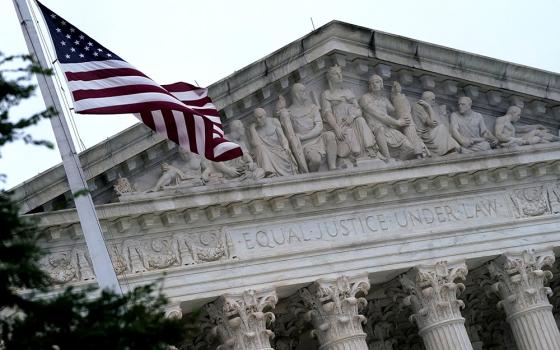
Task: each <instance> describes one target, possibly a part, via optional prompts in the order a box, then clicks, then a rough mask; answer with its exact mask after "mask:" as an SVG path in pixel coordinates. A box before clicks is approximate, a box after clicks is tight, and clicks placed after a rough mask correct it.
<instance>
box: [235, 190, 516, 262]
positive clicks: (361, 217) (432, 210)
mask: <svg viewBox="0 0 560 350" xmlns="http://www.w3.org/2000/svg"><path fill="white" fill-rule="evenodd" d="M512 217H513V215H512V212H511V210H510V207H509V205H508V203H507V200H506V197H505V196H504V195H502V194H496V195H485V196H479V197H468V198H464V199H459V200H447V201H437V202H431V203H430V204H423V205H409V206H400V207H397V208H391V209H380V210H364V211H356V212H352V213H348V214H338V215H330V216H328V217H316V218H313V219H306V220H299V221H292V222H283V223H278V224H271V225H266V226H255V225H252V226H248V227H240V228H232V229H230V230H228V231H227V234H228V236H229V239H230V241H231V242H232V245H233V249H234V251H235V254H236V255H237V256H238V257H240V258H241V257H242V256H253V255H268V254H273V253H275V252H279V251H282V250H287V251H290V252H293V251H297V250H304V249H309V248H311V247H313V248H319V247H321V246H325V247H331V246H332V245H333V243H335V244H341V245H344V244H349V243H352V242H356V241H362V240H368V241H377V240H380V241H382V240H389V239H395V238H398V237H399V235H400V234H407V233H409V232H411V230H412V229H413V232H414V234H415V235H417V234H425V233H426V232H430V231H433V230H434V229H437V230H443V229H450V228H458V227H465V226H469V225H472V224H473V223H476V224H477V225H480V224H481V223H495V222H503V221H506V220H510V219H511V218H512Z"/></svg>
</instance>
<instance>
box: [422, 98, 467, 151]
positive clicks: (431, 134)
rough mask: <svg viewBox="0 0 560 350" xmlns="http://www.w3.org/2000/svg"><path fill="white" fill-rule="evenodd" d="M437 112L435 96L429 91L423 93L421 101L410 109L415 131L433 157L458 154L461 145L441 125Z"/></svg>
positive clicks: (442, 124) (441, 121) (440, 118)
mask: <svg viewBox="0 0 560 350" xmlns="http://www.w3.org/2000/svg"><path fill="white" fill-rule="evenodd" d="M439 110H440V108H439V106H437V105H436V95H435V94H434V93H433V92H431V91H424V92H423V93H422V99H420V100H418V101H417V102H416V103H415V104H414V107H412V119H413V120H414V123H415V124H416V131H417V132H418V135H419V136H420V138H422V141H424V144H425V145H426V147H428V150H430V152H431V153H432V154H434V155H438V156H443V155H445V154H448V153H452V152H460V150H461V145H459V143H457V141H455V139H454V138H453V137H452V136H451V135H450V134H449V129H448V128H447V127H446V125H445V124H444V123H443V120H442V117H441V115H440V113H439Z"/></svg>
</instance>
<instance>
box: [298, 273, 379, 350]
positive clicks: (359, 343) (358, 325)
mask: <svg viewBox="0 0 560 350" xmlns="http://www.w3.org/2000/svg"><path fill="white" fill-rule="evenodd" d="M369 287H370V285H369V280H368V277H367V273H364V274H360V275H357V276H354V277H347V276H341V277H338V278H335V279H321V280H318V281H316V282H315V283H314V284H313V285H312V286H310V287H308V288H302V289H300V290H299V294H300V297H301V298H302V301H303V304H304V305H305V308H306V310H308V312H307V317H308V319H309V320H311V322H312V323H313V328H314V330H313V331H312V335H313V336H316V337H317V339H318V340H319V344H320V345H321V346H320V348H319V349H321V350H367V349H368V347H367V343H366V334H365V333H364V330H363V328H362V323H364V322H365V320H366V318H365V317H364V316H363V315H360V314H358V309H359V308H360V307H361V306H365V305H367V302H366V299H365V298H363V297H358V298H357V297H356V294H358V293H363V294H364V295H365V294H367V292H368V290H369Z"/></svg>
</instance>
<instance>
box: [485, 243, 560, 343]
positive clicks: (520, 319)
mask: <svg viewBox="0 0 560 350" xmlns="http://www.w3.org/2000/svg"><path fill="white" fill-rule="evenodd" d="M553 263H554V252H553V251H552V249H543V250H539V251H535V250H525V251H523V252H522V253H506V254H504V255H502V256H501V257H499V258H498V259H496V260H495V261H493V262H492V263H490V265H489V270H490V274H491V275H492V276H493V277H494V278H495V279H497V280H498V282H497V283H495V284H494V285H493V286H492V289H493V290H494V291H495V292H497V293H498V294H499V295H500V297H501V299H502V300H501V301H500V302H499V303H498V307H503V308H504V310H505V312H506V315H507V321H508V323H509V324H510V326H511V330H512V332H513V336H514V338H515V342H516V344H517V347H518V348H519V350H558V349H560V332H559V331H558V327H557V326H556V322H555V320H554V316H553V315H552V305H551V304H550V302H549V301H548V296H549V295H552V291H551V289H550V288H548V287H545V286H544V284H545V283H546V281H547V280H549V279H551V278H552V273H551V272H550V271H543V270H542V268H543V267H544V266H552V264H553Z"/></svg>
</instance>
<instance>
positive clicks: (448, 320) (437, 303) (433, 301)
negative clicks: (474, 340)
mask: <svg viewBox="0 0 560 350" xmlns="http://www.w3.org/2000/svg"><path fill="white" fill-rule="evenodd" d="M466 275H467V267H466V265H465V264H464V263H462V264H457V265H454V266H448V265H447V263H446V262H439V263H437V264H436V265H434V266H419V267H417V268H415V269H414V270H412V271H411V272H409V273H408V274H407V275H403V276H402V277H401V279H400V280H401V284H402V285H403V287H404V288H405V289H407V290H408V291H409V293H410V296H408V297H407V298H405V299H404V303H405V305H411V306H412V308H413V310H414V315H412V317H411V318H412V319H413V320H414V321H415V322H416V324H417V325H418V328H419V334H420V336H421V337H422V338H423V339H424V345H425V346H426V349H428V350H436V349H437V350H448V349H454V350H455V349H456V350H460V349H465V350H472V345H471V342H470V340H469V337H468V335H467V330H466V328H465V319H464V318H463V317H462V316H461V309H462V308H463V307H464V306H465V305H464V304H463V302H462V301H461V300H458V299H457V294H458V293H460V292H461V291H463V290H464V289H465V286H464V285H463V284H462V283H455V280H456V279H462V280H464V279H465V277H466Z"/></svg>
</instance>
